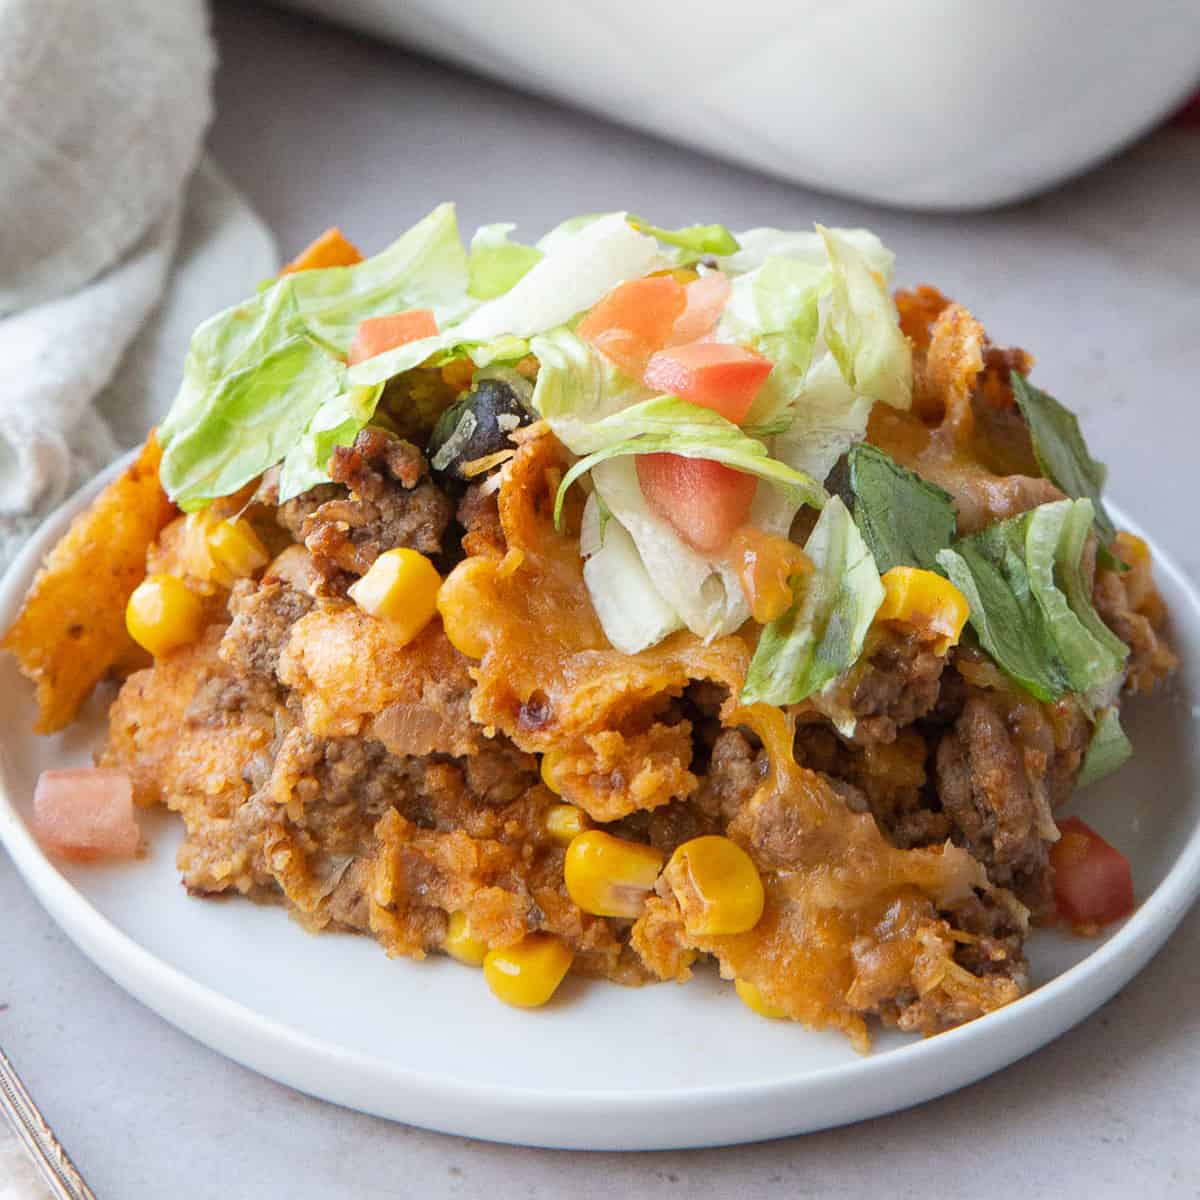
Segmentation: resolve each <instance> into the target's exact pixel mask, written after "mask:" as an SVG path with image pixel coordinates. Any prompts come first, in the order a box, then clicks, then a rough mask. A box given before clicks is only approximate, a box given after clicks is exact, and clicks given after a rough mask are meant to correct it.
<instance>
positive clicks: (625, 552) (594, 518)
mask: <svg viewBox="0 0 1200 1200" xmlns="http://www.w3.org/2000/svg"><path fill="white" fill-rule="evenodd" d="M606 513H607V516H606V515H605V514H606ZM579 548H580V550H581V552H582V553H583V554H584V556H585V558H586V561H585V562H584V564H583V581H584V583H585V584H586V585H587V589H588V594H589V595H590V596H591V599H592V607H593V608H594V609H595V610H596V616H597V617H599V618H600V624H601V625H602V626H603V627H604V633H605V635H606V636H607V638H608V640H609V641H610V642H611V643H612V644H613V645H614V646H615V647H616V648H617V649H618V650H620V651H622V652H623V653H625V654H636V653H637V652H638V651H639V650H644V649H646V647H647V646H653V645H655V644H656V643H658V642H661V641H662V639H663V638H665V637H666V636H667V635H668V634H671V633H674V632H675V630H677V629H682V628H683V619H682V618H681V617H680V616H679V614H678V613H677V612H676V611H675V609H674V608H672V606H671V605H670V604H669V603H668V602H667V601H666V600H665V599H663V597H662V594H661V593H660V592H659V590H658V589H657V588H656V587H655V586H654V582H653V580H651V578H650V573H649V572H648V571H647V570H646V565H645V563H644V562H643V561H642V556H641V554H640V553H639V552H638V548H637V545H636V543H635V542H634V540H633V538H632V537H631V536H630V534H629V531H628V530H627V529H626V528H625V526H624V525H622V524H621V523H620V521H617V520H615V519H614V518H613V516H612V512H611V510H609V509H608V505H607V504H606V503H605V502H604V501H603V500H602V499H601V498H600V496H599V494H598V493H596V492H593V493H592V495H591V496H589V497H588V502H587V505H586V507H585V508H584V512H583V529H582V531H581V534H580V539H579Z"/></svg>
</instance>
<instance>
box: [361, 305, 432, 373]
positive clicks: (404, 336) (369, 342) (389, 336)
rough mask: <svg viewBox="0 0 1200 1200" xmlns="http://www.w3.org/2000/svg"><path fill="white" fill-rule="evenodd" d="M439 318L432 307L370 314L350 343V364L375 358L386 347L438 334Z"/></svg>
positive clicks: (388, 348) (393, 346) (405, 343)
mask: <svg viewBox="0 0 1200 1200" xmlns="http://www.w3.org/2000/svg"><path fill="white" fill-rule="evenodd" d="M437 331H438V327H437V321H436V319H435V318H434V315H433V313H432V311H430V310H429V309H428V308H410V309H408V310H407V311H406V312H398V313H389V314H388V315H387V316H386V317H368V318H367V319H366V320H365V321H360V322H359V326H358V332H357V333H356V334H355V335H354V341H353V342H351V343H350V364H351V365H352V366H353V364H354V363H356V362H362V360H363V359H364V358H374V357H375V355H377V354H382V353H383V352H384V351H385V350H395V348H396V347H397V346H404V345H407V343H409V342H418V341H420V340H421V338H427V337H434V336H435V335H436V334H437Z"/></svg>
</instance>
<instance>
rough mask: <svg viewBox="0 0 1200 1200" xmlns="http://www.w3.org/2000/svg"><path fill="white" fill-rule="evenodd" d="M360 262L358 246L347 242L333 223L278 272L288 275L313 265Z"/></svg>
mask: <svg viewBox="0 0 1200 1200" xmlns="http://www.w3.org/2000/svg"><path fill="white" fill-rule="evenodd" d="M360 262H362V255H361V254H360V253H359V252H358V247H357V246H355V245H354V243H353V242H348V241H347V240H346V239H345V238H344V237H343V236H342V231H341V230H340V229H338V227H337V226H336V225H334V226H333V227H332V228H330V229H327V230H325V232H324V233H323V234H321V236H320V237H319V238H317V239H316V240H315V241H313V242H310V243H309V244H308V245H307V246H305V248H304V249H303V250H301V251H300V253H299V254H297V255H296V257H295V258H293V259H292V261H291V262H290V263H288V264H287V266H285V267H284V268H283V270H282V271H280V272H279V273H280V275H290V274H291V273H292V272H293V271H311V270H312V269H313V268H314V267H352V266H354V264H355V263H360Z"/></svg>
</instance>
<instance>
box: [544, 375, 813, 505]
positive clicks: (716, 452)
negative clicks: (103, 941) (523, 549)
mask: <svg viewBox="0 0 1200 1200" xmlns="http://www.w3.org/2000/svg"><path fill="white" fill-rule="evenodd" d="M584 428H585V433H586V437H585V439H584V441H585V444H586V446H587V447H588V451H587V454H586V457H584V458H582V459H580V460H579V462H577V463H576V464H575V465H574V466H573V467H572V468H571V469H570V470H569V471H568V472H567V473H566V475H564V476H563V480H562V483H561V484H560V485H559V489H558V497H557V500H556V501H555V505H554V520H555V523H557V522H558V519H559V516H560V514H561V512H562V505H563V499H564V498H565V496H566V494H567V491H568V489H569V488H570V486H571V484H573V483H574V482H575V480H576V479H578V478H579V477H580V476H581V475H583V474H585V473H586V472H588V471H590V470H592V468H593V467H595V466H596V465H597V464H598V463H602V462H604V461H606V460H607V459H610V458H617V457H621V456H624V455H629V454H660V453H664V452H665V453H669V454H679V455H682V456H683V457H684V458H706V459H709V460H711V461H713V462H719V463H724V464H725V465H726V466H727V467H733V468H734V469H735V470H738V471H742V472H744V473H745V474H747V475H755V476H757V477H758V478H759V479H765V480H766V481H767V482H768V483H772V484H774V485H775V486H777V487H779V488H782V489H783V490H784V491H785V492H786V494H787V495H788V496H789V498H790V499H791V500H792V501H793V503H794V504H795V505H796V506H799V505H801V504H811V505H812V506H813V507H814V508H819V507H820V506H821V505H822V504H823V503H824V500H825V491H824V489H823V488H822V487H821V485H820V484H819V483H817V482H816V480H814V479H813V478H812V477H811V476H809V475H806V474H804V472H802V471H797V470H795V469H794V468H793V467H789V466H787V464H786V463H782V462H780V461H779V460H778V459H776V458H772V457H771V455H770V454H769V453H768V452H767V448H766V446H765V445H763V443H762V442H759V441H756V440H755V439H754V438H751V437H747V436H746V434H744V433H743V432H742V431H741V430H740V429H739V428H738V427H737V426H736V425H734V424H733V422H732V421H727V420H726V419H725V418H724V417H723V416H721V415H720V413H716V412H713V411H712V410H711V409H708V408H700V407H699V406H697V405H695V404H689V403H688V402H687V401H686V400H680V399H678V398H677V397H675V396H655V397H653V398H652V399H650V400H643V401H642V402H641V403H640V404H635V405H633V406H632V407H631V408H626V409H622V410H621V411H620V412H616V413H613V414H612V415H611V416H608V417H604V418H602V419H601V420H599V421H596V422H594V423H593V424H591V425H588V426H585V427H584Z"/></svg>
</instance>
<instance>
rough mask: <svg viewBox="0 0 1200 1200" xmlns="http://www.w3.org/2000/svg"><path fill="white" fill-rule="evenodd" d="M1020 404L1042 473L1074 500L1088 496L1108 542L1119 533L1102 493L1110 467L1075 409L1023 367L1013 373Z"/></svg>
mask: <svg viewBox="0 0 1200 1200" xmlns="http://www.w3.org/2000/svg"><path fill="white" fill-rule="evenodd" d="M1012 390H1013V395H1014V396H1015V397H1016V401H1017V407H1018V408H1020V410H1021V416H1023V417H1024V418H1025V424H1026V425H1027V426H1028V427H1029V435H1030V437H1031V439H1032V440H1033V453H1034V456H1035V457H1036V458H1037V461H1038V466H1039V467H1041V469H1042V474H1043V475H1045V476H1046V478H1047V479H1049V480H1050V482H1051V483H1053V484H1054V486H1055V487H1057V488H1060V489H1061V490H1062V491H1064V492H1066V494H1067V495H1068V496H1070V497H1071V498H1072V499H1074V500H1083V499H1087V500H1090V501H1091V502H1092V507H1093V508H1094V510H1095V513H1096V517H1095V520H1096V532H1097V534H1099V536H1100V541H1101V543H1102V544H1103V545H1104V546H1108V545H1109V544H1110V543H1111V542H1112V540H1113V538H1114V537H1115V536H1116V529H1115V528H1114V527H1113V523H1112V520H1111V518H1110V517H1109V515H1108V511H1107V510H1106V509H1105V507H1104V501H1103V500H1102V499H1101V493H1102V492H1103V491H1104V481H1105V479H1106V478H1107V476H1108V469H1107V468H1106V467H1105V465H1104V464H1103V463H1100V462H1097V461H1096V460H1095V459H1094V458H1093V457H1092V456H1091V455H1090V454H1089V453H1088V448H1087V443H1086V442H1085V441H1084V439H1083V431H1082V430H1081V429H1080V428H1079V420H1078V418H1077V417H1076V416H1075V414H1074V413H1073V412H1071V410H1070V409H1069V408H1067V407H1065V406H1064V405H1062V404H1059V402H1058V401H1057V400H1055V399H1054V397H1053V396H1051V395H1049V394H1048V393H1047V392H1043V391H1042V390H1041V389H1040V388H1036V387H1034V386H1033V384H1031V383H1030V382H1029V381H1028V380H1027V379H1026V378H1025V377H1024V376H1023V375H1022V374H1021V373H1020V372H1019V371H1014V372H1013V373H1012Z"/></svg>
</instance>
